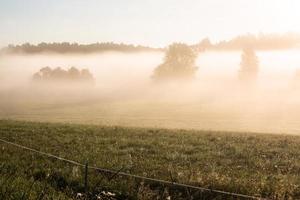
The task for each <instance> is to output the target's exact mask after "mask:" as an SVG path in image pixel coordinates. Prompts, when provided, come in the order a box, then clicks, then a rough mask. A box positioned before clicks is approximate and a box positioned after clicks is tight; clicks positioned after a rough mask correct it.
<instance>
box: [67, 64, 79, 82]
mask: <svg viewBox="0 0 300 200" xmlns="http://www.w3.org/2000/svg"><path fill="white" fill-rule="evenodd" d="M68 76H69V78H71V79H78V78H79V77H80V71H79V70H78V69H77V68H75V67H71V68H70V69H69V70H68Z"/></svg>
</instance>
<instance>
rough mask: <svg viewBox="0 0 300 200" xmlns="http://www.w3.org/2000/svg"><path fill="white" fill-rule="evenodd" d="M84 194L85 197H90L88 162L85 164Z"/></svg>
mask: <svg viewBox="0 0 300 200" xmlns="http://www.w3.org/2000/svg"><path fill="white" fill-rule="evenodd" d="M84 192H85V195H86V196H87V195H88V162H87V161H86V162H85V167H84Z"/></svg>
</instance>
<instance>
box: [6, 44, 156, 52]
mask: <svg viewBox="0 0 300 200" xmlns="http://www.w3.org/2000/svg"><path fill="white" fill-rule="evenodd" d="M157 50H159V49H156V48H150V47H146V46H140V45H137V46H135V45H129V44H122V43H121V44H116V43H113V42H105V43H94V44H78V43H68V42H63V43H45V42H43V43H40V44H37V45H33V44H30V43H25V44H22V45H9V46H8V47H6V48H4V49H3V51H4V52H6V53H26V54H34V53H42V52H54V53H96V52H104V51H121V52H139V51H157Z"/></svg>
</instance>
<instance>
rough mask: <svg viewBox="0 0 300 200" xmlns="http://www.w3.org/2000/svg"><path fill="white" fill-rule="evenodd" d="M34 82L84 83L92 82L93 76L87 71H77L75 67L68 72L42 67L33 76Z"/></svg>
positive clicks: (58, 68)
mask: <svg viewBox="0 0 300 200" xmlns="http://www.w3.org/2000/svg"><path fill="white" fill-rule="evenodd" d="M32 79H33V80H34V81H41V80H42V81H78V82H79V81H84V82H87V81H89V82H93V80H94V78H93V75H92V74H91V73H90V71H89V70H88V69H82V70H78V69H77V68H76V67H71V68H70V69H69V70H68V71H66V70H64V69H62V68H60V67H57V68H55V69H53V70H52V69H51V68H50V67H43V68H41V69H40V71H39V72H36V73H34V74H33V76H32Z"/></svg>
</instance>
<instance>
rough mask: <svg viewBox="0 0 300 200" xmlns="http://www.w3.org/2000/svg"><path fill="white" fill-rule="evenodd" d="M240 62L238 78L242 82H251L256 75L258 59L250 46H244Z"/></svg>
mask: <svg viewBox="0 0 300 200" xmlns="http://www.w3.org/2000/svg"><path fill="white" fill-rule="evenodd" d="M241 58H242V60H241V63H240V67H241V68H240V71H239V79H240V80H241V81H244V82H253V81H255V80H256V78H257V75H258V66H259V61H258V57H257V56H256V54H255V52H254V50H253V49H252V48H245V49H244V50H243V53H242V57H241Z"/></svg>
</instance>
